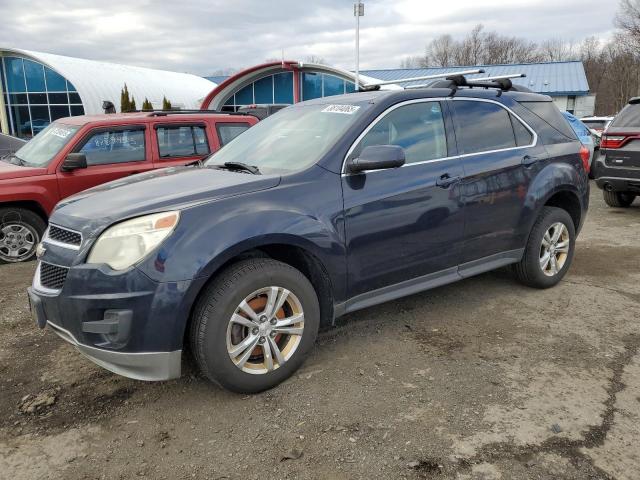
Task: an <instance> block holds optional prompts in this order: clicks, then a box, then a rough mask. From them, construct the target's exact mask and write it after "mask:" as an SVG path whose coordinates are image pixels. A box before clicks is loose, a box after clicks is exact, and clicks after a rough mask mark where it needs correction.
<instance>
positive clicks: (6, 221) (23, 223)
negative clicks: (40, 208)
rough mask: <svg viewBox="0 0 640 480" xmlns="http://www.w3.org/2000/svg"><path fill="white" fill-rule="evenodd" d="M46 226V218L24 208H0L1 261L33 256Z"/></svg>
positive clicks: (16, 260) (21, 260)
mask: <svg viewBox="0 0 640 480" xmlns="http://www.w3.org/2000/svg"><path fill="white" fill-rule="evenodd" d="M45 228H46V224H45V222H44V220H43V219H42V218H41V217H40V216H39V215H38V214H36V213H34V212H32V211H30V210H26V209H24V208H0V263H16V262H24V261H27V260H30V259H31V258H33V256H34V255H35V253H36V247H37V246H38V243H40V240H41V239H42V234H43V233H44V230H45Z"/></svg>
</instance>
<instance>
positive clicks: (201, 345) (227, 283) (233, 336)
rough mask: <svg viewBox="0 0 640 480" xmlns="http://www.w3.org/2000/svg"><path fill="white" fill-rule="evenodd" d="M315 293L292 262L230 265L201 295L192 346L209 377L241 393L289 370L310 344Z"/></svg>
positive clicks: (317, 312)
mask: <svg viewBox="0 0 640 480" xmlns="http://www.w3.org/2000/svg"><path fill="white" fill-rule="evenodd" d="M319 323H320V307H319V304H318V298H317V295H316V293H315V291H314V289H313V286H312V285H311V283H310V282H309V280H308V279H307V278H306V277H305V276H304V275H303V274H302V273H300V272H299V271H298V270H296V269H295V268H293V267H291V266H289V265H287V264H285V263H282V262H278V261H275V260H271V259H250V260H245V261H242V262H239V263H237V264H235V265H232V266H231V267H229V268H228V269H227V270H225V271H224V272H223V273H222V274H221V275H220V276H219V277H218V278H216V279H215V280H214V281H213V282H212V283H211V284H210V285H209V286H208V287H207V289H206V290H205V291H204V292H203V294H202V296H201V298H200V299H199V301H198V303H197V305H196V308H195V311H194V315H193V318H192V324H191V332H190V338H191V348H192V351H193V354H194V357H195V360H196V363H197V365H198V367H199V368H200V370H201V371H202V372H203V373H204V375H206V376H207V377H208V378H209V379H210V380H212V381H214V382H215V383H217V384H219V385H221V386H222V387H224V388H227V389H229V390H232V391H234V392H239V393H254V392H259V391H262V390H266V389H269V388H272V387H274V386H276V385H277V384H279V383H280V382H282V381H283V380H285V379H286V378H288V377H289V376H291V374H292V373H293V372H295V371H296V369H297V368H298V367H299V366H300V365H301V364H302V362H303V361H304V359H305V357H306V356H307V354H308V352H309V350H310V349H311V347H312V346H313V344H314V342H315V339H316V336H317V332H318V326H319Z"/></svg>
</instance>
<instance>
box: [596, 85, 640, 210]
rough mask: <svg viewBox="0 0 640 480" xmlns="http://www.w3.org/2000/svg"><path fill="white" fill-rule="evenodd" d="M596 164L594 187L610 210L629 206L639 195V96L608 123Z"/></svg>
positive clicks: (630, 101)
mask: <svg viewBox="0 0 640 480" xmlns="http://www.w3.org/2000/svg"><path fill="white" fill-rule="evenodd" d="M600 152H601V155H600V158H598V160H597V161H596V162H595V164H594V166H595V171H594V178H595V179H596V185H598V187H599V188H601V189H602V190H603V193H604V201H605V202H606V203H607V205H609V206H610V207H628V206H630V205H631V204H632V203H633V201H634V200H635V198H636V195H638V194H640V97H635V98H632V99H631V100H629V104H628V105H627V106H626V107H624V108H623V109H622V111H621V112H620V113H619V114H618V115H617V116H616V118H615V119H614V120H613V122H611V125H610V126H609V128H608V129H607V130H606V131H605V132H604V134H603V136H602V141H601V143H600Z"/></svg>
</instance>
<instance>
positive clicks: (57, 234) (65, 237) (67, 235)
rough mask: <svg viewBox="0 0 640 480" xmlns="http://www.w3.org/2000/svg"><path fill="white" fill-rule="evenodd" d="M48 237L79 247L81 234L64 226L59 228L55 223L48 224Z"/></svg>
mask: <svg viewBox="0 0 640 480" xmlns="http://www.w3.org/2000/svg"><path fill="white" fill-rule="evenodd" d="M47 237H48V238H50V239H51V240H54V241H56V242H60V243H65V244H67V245H72V246H74V247H79V246H80V244H81V243H82V235H80V234H79V233H78V232H74V231H72V230H67V229H66V228H61V227H58V226H56V225H49V233H48V235H47Z"/></svg>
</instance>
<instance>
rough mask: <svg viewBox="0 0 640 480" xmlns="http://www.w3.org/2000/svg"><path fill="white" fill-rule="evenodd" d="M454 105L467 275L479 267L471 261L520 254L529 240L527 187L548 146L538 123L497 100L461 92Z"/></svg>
mask: <svg viewBox="0 0 640 480" xmlns="http://www.w3.org/2000/svg"><path fill="white" fill-rule="evenodd" d="M451 105H452V107H453V110H454V119H455V125H456V139H457V143H458V151H459V152H460V153H461V158H462V164H463V169H464V180H463V182H462V186H461V191H462V194H461V195H462V202H463V203H464V209H465V227H464V238H465V242H464V251H463V254H462V262H461V263H463V264H467V265H466V267H465V266H461V274H463V275H464V270H465V268H470V269H473V268H474V265H473V264H470V262H474V261H476V260H480V259H482V261H495V262H497V263H500V262H501V261H503V260H504V261H505V262H508V260H510V258H508V256H509V253H508V252H511V253H512V254H513V255H514V256H517V252H512V251H513V250H516V249H518V248H522V245H524V243H525V240H526V239H524V238H520V237H519V235H520V234H521V233H522V230H523V229H522V228H519V227H520V222H521V221H522V218H523V216H522V212H523V208H524V204H525V200H526V195H527V191H528V190H529V184H530V182H531V179H532V178H533V177H534V176H535V174H536V172H537V171H538V170H539V168H541V165H542V163H541V160H544V159H545V158H546V151H545V149H544V147H542V146H537V136H536V135H535V133H534V131H533V129H531V128H530V127H528V126H527V125H526V124H525V123H524V121H522V120H521V119H520V118H519V117H518V116H517V115H516V114H515V113H513V112H512V111H510V110H508V109H507V108H505V106H504V105H502V104H500V103H498V102H494V101H490V100H480V99H465V98H456V99H454V101H452V102H451Z"/></svg>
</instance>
